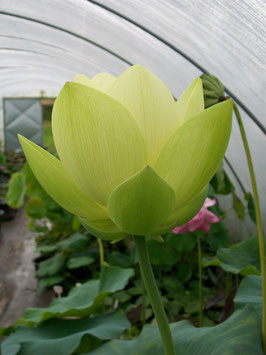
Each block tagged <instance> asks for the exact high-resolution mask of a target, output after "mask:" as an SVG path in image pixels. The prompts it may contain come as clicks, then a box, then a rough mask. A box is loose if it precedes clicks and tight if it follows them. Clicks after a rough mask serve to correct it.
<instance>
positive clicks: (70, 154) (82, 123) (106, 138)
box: [52, 83, 146, 205]
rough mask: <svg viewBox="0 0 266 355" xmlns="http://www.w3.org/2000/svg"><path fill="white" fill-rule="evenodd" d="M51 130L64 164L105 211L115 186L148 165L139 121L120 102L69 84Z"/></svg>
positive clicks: (56, 106)
mask: <svg viewBox="0 0 266 355" xmlns="http://www.w3.org/2000/svg"><path fill="white" fill-rule="evenodd" d="M52 128H53V135H54V140H55V145H56V149H57V151H58V154H59V156H60V159H61V161H62V164H63V165H64V167H65V168H66V169H67V171H68V173H69V174H70V175H71V176H72V177H73V179H74V180H75V182H76V183H77V185H78V186H79V187H80V188H81V189H82V190H83V191H84V192H86V193H87V194H88V196H89V197H91V198H92V199H93V200H96V201H97V202H99V203H101V204H103V205H105V204H106V202H107V199H108V197H109V195H110V193H111V192H112V191H113V189H114V188H115V187H116V186H118V185H119V184H120V183H121V182H123V181H125V180H126V179H127V178H129V177H130V176H132V175H134V174H135V173H136V172H137V171H139V170H140V169H142V168H143V167H144V166H145V165H146V148H145V143H144V140H143V137H142V135H141V132H140V130H139V128H138V126H137V124H136V121H135V120H134V119H133V117H132V116H131V115H130V113H129V112H128V111H127V110H126V108H124V106H122V105H121V104H120V103H119V102H117V101H115V100H114V99H112V98H111V97H109V96H107V95H105V94H104V93H102V92H100V91H98V90H95V89H93V88H90V87H87V86H85V85H80V84H77V83H67V84H66V85H65V86H64V88H63V89H62V91H61V92H60V94H59V96H58V98H57V99H56V102H55V105H54V109H53V116H52Z"/></svg>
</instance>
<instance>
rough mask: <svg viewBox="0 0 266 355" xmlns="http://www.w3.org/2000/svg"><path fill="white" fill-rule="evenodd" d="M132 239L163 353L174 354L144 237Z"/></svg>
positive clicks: (172, 342) (171, 338) (166, 354)
mask: <svg viewBox="0 0 266 355" xmlns="http://www.w3.org/2000/svg"><path fill="white" fill-rule="evenodd" d="M134 241H135V244H136V249H137V254H138V258H139V265H140V269H141V276H142V278H143V281H144V285H145V287H146V290H147V293H148V296H149V298H150V302H151V305H152V309H153V312H154V314H155V318H156V320H157V323H158V327H159V331H160V334H161V338H162V342H163V347H164V351H165V355H175V348H174V341H173V337H172V334H171V331H170V327H169V324H168V320H167V317H166V314H165V310H164V307H163V304H162V300H161V297H160V294H159V290H158V287H157V285H156V281H155V278H154V275H153V272H152V268H151V263H150V258H149V254H148V250H147V245H146V240H145V237H144V236H134Z"/></svg>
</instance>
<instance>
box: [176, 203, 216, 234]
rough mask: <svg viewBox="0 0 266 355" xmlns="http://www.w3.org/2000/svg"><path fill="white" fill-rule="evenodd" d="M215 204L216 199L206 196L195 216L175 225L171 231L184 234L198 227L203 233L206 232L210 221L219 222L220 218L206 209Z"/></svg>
mask: <svg viewBox="0 0 266 355" xmlns="http://www.w3.org/2000/svg"><path fill="white" fill-rule="evenodd" d="M215 204H216V200H215V199H214V200H212V199H210V198H208V197H207V198H206V200H205V202H204V204H203V206H202V207H201V210H200V211H199V213H198V214H196V216H195V217H193V218H192V219H191V220H190V221H189V222H187V223H186V224H183V225H182V226H179V227H176V228H174V229H173V233H175V234H185V233H188V232H194V231H196V230H198V229H200V230H202V231H203V232H204V233H208V232H209V230H210V227H211V226H210V224H211V223H217V222H220V218H218V217H217V216H216V215H215V214H214V213H212V212H210V211H208V209H207V207H210V206H214V205H215Z"/></svg>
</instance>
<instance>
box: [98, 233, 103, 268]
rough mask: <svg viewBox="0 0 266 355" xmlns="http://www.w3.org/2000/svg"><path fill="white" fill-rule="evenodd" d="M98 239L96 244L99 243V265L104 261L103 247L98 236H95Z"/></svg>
mask: <svg viewBox="0 0 266 355" xmlns="http://www.w3.org/2000/svg"><path fill="white" fill-rule="evenodd" d="M97 240H98V245H99V252H100V263H101V265H102V264H103V262H104V249H103V243H102V241H101V239H100V238H97Z"/></svg>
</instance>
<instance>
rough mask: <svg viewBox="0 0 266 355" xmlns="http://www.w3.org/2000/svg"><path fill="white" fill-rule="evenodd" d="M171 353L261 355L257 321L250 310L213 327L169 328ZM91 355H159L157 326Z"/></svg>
mask: <svg viewBox="0 0 266 355" xmlns="http://www.w3.org/2000/svg"><path fill="white" fill-rule="evenodd" d="M170 328H171V331H172V334H173V338H174V343H175V350H176V353H177V354H182V355H206V354H212V355H220V354H226V355H235V354H243V355H250V354H256V355H263V351H262V346H261V329H260V320H259V318H258V316H257V314H256V312H255V311H254V310H253V309H252V308H251V307H249V306H248V307H246V308H245V309H243V310H241V311H238V312H236V313H234V314H233V315H232V316H231V317H230V318H229V319H227V320H226V321H225V322H223V323H222V324H219V325H217V326H215V327H206V328H204V327H203V328H196V327H194V326H193V325H192V324H191V323H190V322H188V321H181V322H177V323H172V324H170ZM90 354H91V355H106V354H108V355H120V354H130V355H139V354H141V355H150V354H154V355H161V354H163V348H162V343H161V339H160V336H159V330H158V327H157V326H154V325H148V326H145V327H144V329H143V331H142V332H141V334H140V336H139V337H138V338H137V339H134V340H130V341H125V340H113V341H110V342H108V343H106V344H104V345H102V346H101V347H99V348H98V349H96V350H94V351H92V352H90Z"/></svg>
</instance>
